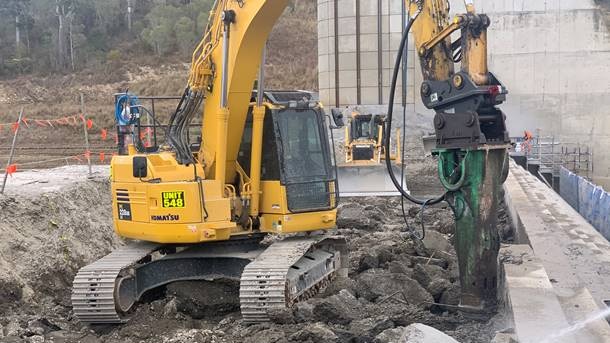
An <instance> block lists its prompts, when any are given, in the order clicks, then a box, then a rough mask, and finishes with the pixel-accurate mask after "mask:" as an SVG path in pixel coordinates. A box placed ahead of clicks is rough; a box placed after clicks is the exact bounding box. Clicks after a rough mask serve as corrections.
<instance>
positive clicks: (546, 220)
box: [505, 162, 610, 342]
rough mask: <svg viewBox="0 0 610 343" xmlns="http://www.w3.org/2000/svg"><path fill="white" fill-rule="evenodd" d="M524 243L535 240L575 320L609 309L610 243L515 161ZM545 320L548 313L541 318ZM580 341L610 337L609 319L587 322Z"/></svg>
mask: <svg viewBox="0 0 610 343" xmlns="http://www.w3.org/2000/svg"><path fill="white" fill-rule="evenodd" d="M505 193H506V200H507V204H508V206H509V211H508V212H509V214H510V216H511V218H512V220H513V223H515V225H517V228H516V232H517V235H516V236H517V239H518V240H519V242H518V243H521V244H529V245H531V248H532V250H533V253H534V254H535V257H536V259H538V260H539V261H540V264H541V266H542V267H543V268H544V271H545V272H546V274H547V276H548V280H550V282H551V284H552V290H553V292H554V294H555V296H556V297H557V300H558V302H559V305H560V306H561V310H562V312H563V314H564V316H565V318H566V320H567V322H568V323H569V324H575V323H577V322H580V321H582V320H585V319H586V318H587V317H589V316H591V315H592V314H594V313H596V312H598V311H600V310H601V309H605V308H606V305H605V303H604V301H606V300H609V299H610V288H609V287H608V285H609V284H610V244H609V243H608V241H606V240H605V239H604V238H603V237H602V236H601V235H600V234H599V233H598V232H597V231H596V230H595V229H594V228H593V227H592V226H591V225H590V224H589V223H587V222H586V220H585V219H584V218H582V217H581V216H580V215H579V214H578V213H577V212H576V211H575V210H574V209H573V208H572V207H571V206H570V205H569V204H568V203H566V202H565V201H564V200H563V199H562V198H561V197H560V196H559V195H558V194H557V193H555V192H554V191H552V190H551V189H550V188H548V187H547V186H546V185H544V184H543V183H542V182H541V181H539V180H538V179H537V178H535V177H534V176H532V175H531V174H529V173H528V172H526V171H525V170H524V169H523V168H521V167H519V166H517V165H516V164H515V163H514V162H511V172H510V175H509V177H508V180H507V181H506V184H505ZM540 319H542V318H540ZM545 320H546V319H545ZM580 333H581V334H583V335H587V336H586V339H583V340H579V342H610V326H609V325H608V323H607V322H606V321H604V320H597V321H594V322H592V323H591V324H590V325H587V326H586V327H585V328H584V329H583V330H581V331H580Z"/></svg>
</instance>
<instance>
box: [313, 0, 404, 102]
mask: <svg viewBox="0 0 610 343" xmlns="http://www.w3.org/2000/svg"><path fill="white" fill-rule="evenodd" d="M335 4H336V7H335ZM335 12H336V13H335ZM405 20H406V18H404V16H403V1H402V0H318V36H319V43H318V57H319V65H318V69H319V90H320V99H321V100H322V101H323V102H324V103H326V104H328V105H331V106H351V105H383V104H386V103H387V101H388V94H389V89H390V81H391V79H390V78H391V72H392V70H393V66H394V61H395V58H396V51H397V49H398V46H399V44H400V38H401V36H402V29H403V23H404V21H405ZM335 27H338V31H337V35H335ZM358 31H359V36H358V35H357V32H358ZM336 48H338V50H337V51H335V50H336ZM336 52H338V55H336ZM410 54H411V55H412V56H414V52H413V45H412V44H411V48H410ZM409 60H410V64H409V68H408V70H409V72H413V71H414V69H413V58H410V59H409ZM358 67H359V68H358ZM398 84H399V85H401V84H402V81H401V79H399V81H398ZM337 86H338V90H339V91H338V92H336V90H337ZM413 89H414V88H413V79H412V78H409V87H408V91H409V94H408V96H407V103H409V104H411V105H412V104H413V103H414V101H415V97H414V93H413ZM401 93H402V88H401V87H398V88H397V90H396V94H397V97H396V103H401V102H402V97H401Z"/></svg>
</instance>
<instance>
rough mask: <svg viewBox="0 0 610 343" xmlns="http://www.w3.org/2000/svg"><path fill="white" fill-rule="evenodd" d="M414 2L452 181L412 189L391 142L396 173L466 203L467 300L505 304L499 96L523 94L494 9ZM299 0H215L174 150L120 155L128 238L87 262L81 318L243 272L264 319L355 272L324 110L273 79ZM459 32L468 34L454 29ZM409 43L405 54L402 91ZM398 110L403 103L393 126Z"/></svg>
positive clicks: (462, 262)
mask: <svg viewBox="0 0 610 343" xmlns="http://www.w3.org/2000/svg"><path fill="white" fill-rule="evenodd" d="M405 1H406V8H407V9H408V17H409V20H408V24H407V27H406V29H405V30H404V34H403V37H402V39H401V42H400V47H399V49H398V51H401V52H402V51H406V47H407V44H408V37H409V32H410V31H411V29H413V35H414V37H415V45H416V48H417V52H418V55H419V59H420V62H421V68H422V71H423V75H424V82H423V84H422V86H421V97H422V101H423V103H424V105H425V106H426V107H428V108H430V109H433V110H434V111H435V113H436V114H435V118H434V127H435V132H436V149H435V154H436V156H437V158H438V169H439V177H440V180H441V183H442V184H443V186H444V187H445V189H446V193H445V194H443V195H440V196H438V197H435V198H432V199H418V198H416V197H414V196H412V195H411V194H410V193H409V192H408V191H407V190H405V189H404V187H402V185H401V181H400V180H399V178H397V177H396V175H395V171H394V170H393V168H392V156H391V149H390V146H389V144H390V143H389V142H390V140H389V139H386V140H384V141H383V144H384V149H383V150H384V154H385V163H386V166H387V169H388V174H389V176H390V177H391V181H392V183H393V184H394V185H395V186H396V189H397V191H398V192H399V193H400V195H401V196H402V197H403V198H405V199H407V200H409V201H412V202H414V203H416V204H419V205H421V206H422V207H425V206H431V205H434V204H438V203H440V202H447V203H448V204H449V206H450V207H451V208H452V209H453V211H454V214H455V218H456V235H455V245H456V252H457V257H458V264H459V270H460V283H461V292H462V293H461V298H460V308H462V309H463V310H464V311H469V312H473V313H474V312H476V313H478V312H481V311H490V310H492V309H493V308H494V306H495V304H496V293H497V288H496V276H497V256H498V250H499V238H498V233H497V230H496V222H497V216H496V210H497V209H498V203H499V198H500V194H501V187H502V183H503V182H504V180H505V178H506V176H507V170H508V162H507V148H508V147H509V146H510V141H509V138H508V133H507V131H506V125H505V116H504V114H503V113H502V112H501V111H500V110H499V109H498V108H497V105H500V104H501V103H502V102H503V101H504V100H505V98H506V94H507V93H508V92H507V90H506V88H505V87H504V86H503V85H502V84H501V83H500V81H498V79H497V78H496V77H495V76H494V75H493V74H492V73H490V72H489V71H488V67H487V27H488V26H489V23H490V21H489V18H488V17H487V16H485V15H484V14H478V13H476V12H475V8H474V5H473V2H472V0H465V4H466V9H467V12H466V13H465V14H461V15H458V16H456V17H455V18H454V19H453V21H452V22H450V21H449V6H448V1H447V0H405ZM287 3H288V0H217V1H216V2H215V3H214V5H213V9H212V11H211V13H210V19H209V24H208V27H207V29H206V33H205V35H204V38H203V39H202V40H201V42H200V43H199V44H198V46H197V47H196V49H195V51H194V53H193V59H192V64H191V70H190V74H189V80H188V87H187V88H186V89H185V92H184V94H183V96H182V99H181V100H180V102H179V104H178V106H177V108H176V111H175V112H174V113H173V115H172V116H171V118H170V124H169V126H168V128H167V129H166V130H165V135H166V140H167V143H168V144H167V147H164V146H162V147H161V148H160V149H158V150H154V149H146V150H142V149H138V147H137V146H136V145H134V144H130V145H129V146H128V149H127V155H120V156H115V157H113V159H112V162H111V176H110V178H111V188H112V197H113V219H114V227H115V231H116V233H117V234H118V235H119V236H120V237H123V238H126V239H128V240H129V243H127V245H125V246H124V247H122V248H119V249H118V250H116V251H114V252H112V253H110V254H109V255H107V256H105V257H103V258H101V259H100V260H98V261H95V262H93V263H92V264H89V265H87V266H85V267H83V268H81V269H80V270H79V271H78V273H77V275H76V276H75V279H74V282H73V290H72V305H73V310H74V314H75V317H76V318H77V319H78V320H80V321H82V322H84V323H123V322H125V321H127V320H129V317H130V314H132V313H133V309H134V308H135V305H136V304H137V302H138V301H139V300H140V299H141V297H142V296H143V295H144V294H145V293H147V292H148V291H150V290H152V289H154V288H157V287H159V286H163V285H166V284H168V283H171V282H175V281H183V280H217V279H232V280H238V281H239V282H240V291H239V296H240V303H241V313H242V316H243V319H244V322H245V323H259V322H265V321H268V320H269V315H268V311H269V310H270V309H273V308H278V307H290V306H292V305H293V304H294V303H296V302H299V301H303V300H305V299H307V298H309V297H312V296H313V295H315V294H316V293H317V292H318V291H319V290H320V289H321V288H323V287H325V286H326V285H327V284H328V283H329V282H331V280H332V279H333V278H334V277H336V276H337V275H346V273H347V257H348V256H347V248H346V241H345V239H344V238H343V237H340V236H334V235H333V234H332V229H333V228H335V226H336V217H337V212H336V207H337V201H338V187H337V178H336V172H334V168H333V162H332V161H333V158H332V156H331V152H330V151H331V148H330V144H329V142H328V136H327V131H326V128H325V124H326V118H327V116H326V115H325V112H324V109H323V107H322V105H321V104H320V103H319V102H317V101H315V100H312V99H311V98H310V97H307V96H306V95H305V94H301V93H299V92H288V94H278V96H269V95H266V94H268V93H269V92H265V89H264V73H263V71H262V70H263V68H262V66H263V65H264V62H263V60H264V47H265V44H266V40H267V38H268V35H269V33H270V31H271V29H272V27H273V25H274V23H275V22H276V21H277V19H278V18H279V16H280V15H281V13H282V12H283V10H284V9H285V7H286V5H287ZM457 31H461V37H460V38H459V39H458V40H457V41H454V42H452V41H451V35H452V33H454V32H457ZM403 55H406V54H402V53H399V54H397V58H396V65H395V68H394V72H393V76H392V84H391V90H392V91H391V92H390V99H389V101H388V104H394V93H395V89H396V82H397V78H398V73H399V70H400V67H401V62H402V59H403V58H405V56H403ZM457 62H461V69H460V70H459V71H455V70H454V68H455V66H454V64H455V63H457ZM257 71H258V76H257ZM255 81H258V82H257V88H258V89H257V91H256V92H254V93H253V88H254V84H255ZM253 94H255V96H254V98H253ZM253 100H254V101H253ZM201 107H203V110H202V111H201V110H200V108H201ZM139 110H144V109H142V108H140V109H139ZM133 112H134V113H136V114H134V115H135V116H137V115H139V114H138V113H141V112H142V111H133ZM202 112H203V113H202ZM197 115H199V116H200V118H202V128H201V136H202V139H201V142H200V144H195V145H192V144H190V142H189V139H188V136H189V135H188V128H189V126H190V124H191V122H192V120H193V118H195V116H197ZM333 117H335V118H334V119H335V122H336V120H337V119H339V118H337V117H336V116H335V113H333ZM392 117H393V106H392V105H390V106H389V108H388V113H387V121H386V126H385V136H386V137H390V135H391V132H392Z"/></svg>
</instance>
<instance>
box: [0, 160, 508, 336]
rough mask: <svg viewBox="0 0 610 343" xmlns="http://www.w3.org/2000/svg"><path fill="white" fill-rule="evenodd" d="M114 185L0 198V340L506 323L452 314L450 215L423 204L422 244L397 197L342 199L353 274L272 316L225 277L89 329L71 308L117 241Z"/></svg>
mask: <svg viewBox="0 0 610 343" xmlns="http://www.w3.org/2000/svg"><path fill="white" fill-rule="evenodd" d="M50 172H52V171H50ZM108 188H109V185H108V183H107V182H105V181H99V180H98V181H95V180H93V181H86V182H79V183H75V184H73V185H66V186H65V187H62V188H61V189H60V190H58V191H57V192H54V193H50V194H43V195H32V196H23V197H17V196H14V197H12V198H2V199H1V200H0V207H1V211H0V216H1V221H0V222H1V223H2V224H0V226H1V229H2V230H0V235H2V236H1V237H0V242H1V243H0V244H1V245H0V252H1V254H0V284H1V287H0V292H2V294H0V341H1V342H88V343H98V342H99V343H101V342H134V343H136V342H153V343H154V342H159V343H178V342H201V343H203V342H219V343H220V342H252V343H254V342H256V343H267V342H269V343H271V342H316V343H324V342H338V343H339V342H345V343H347V342H378V343H389V342H397V341H396V339H397V337H405V332H411V331H413V330H411V331H409V330H405V328H407V327H409V326H410V325H412V324H414V323H420V324H424V325H428V326H430V327H434V328H436V329H438V330H440V331H442V332H445V333H446V334H448V335H449V336H452V337H453V338H454V339H456V340H457V341H459V342H464V343H466V342H490V341H491V339H492V336H493V333H494V330H495V329H497V327H496V324H497V321H496V320H495V319H492V320H489V321H487V322H476V321H471V320H468V319H465V318H463V317H462V316H461V315H459V314H458V313H456V312H455V311H454V309H455V308H454V307H453V306H455V305H457V304H458V301H459V299H458V296H459V281H458V270H457V263H456V259H455V252H454V250H453V248H452V245H451V242H450V238H449V237H450V234H451V232H452V230H453V225H454V224H453V220H452V216H451V213H450V210H449V209H447V208H440V207H437V208H427V209H426V210H425V213H424V214H423V218H424V221H425V227H426V238H425V239H424V240H423V241H420V240H418V239H414V238H413V234H412V231H413V230H415V231H418V230H421V226H420V222H419V220H420V217H421V216H420V214H421V213H420V211H421V209H420V207H418V206H415V207H410V206H407V207H406V213H407V224H408V226H407V224H405V222H404V220H403V217H402V213H401V210H400V202H399V201H398V200H397V199H387V198H386V199H380V198H368V199H357V200H350V199H347V200H344V201H343V202H342V203H341V205H340V207H339V213H340V219H339V222H338V224H339V228H338V233H339V234H341V235H344V236H346V237H347V239H348V243H349V249H350V267H349V276H348V277H347V278H338V279H336V280H334V282H333V283H331V284H330V285H329V286H328V287H327V288H326V289H324V290H323V292H322V293H321V294H319V295H318V296H316V297H314V298H312V299H309V300H307V301H305V302H302V303H298V304H296V306H295V307H294V308H292V309H278V310H276V311H273V313H271V318H272V321H271V322H270V323H265V324H258V325H250V326H247V325H244V324H243V323H242V321H241V319H240V314H239V300H238V285H237V284H236V283H232V282H228V281H220V282H180V283H175V284H172V285H170V286H168V287H166V288H164V289H161V290H157V291H153V292H150V293H149V294H147V295H146V297H145V298H146V299H145V302H144V303H143V304H140V305H139V306H138V307H137V308H136V309H135V310H134V313H133V319H132V320H131V321H130V322H129V323H127V324H124V325H120V326H94V327H88V326H85V325H82V324H80V323H77V322H76V321H75V320H74V319H73V318H72V315H71V309H70V300H69V284H70V282H71V280H72V278H73V276H74V273H75V271H76V270H77V268H78V267H79V266H81V265H84V264H85V263H87V262H89V261H91V260H94V259H96V258H98V257H100V256H101V255H103V254H105V253H107V252H108V251H110V250H112V249H113V248H114V247H116V246H117V245H118V244H120V242H119V241H118V240H117V239H116V238H114V235H113V233H112V229H111V223H110V221H111V215H110V195H109V191H108ZM448 234H449V235H448ZM415 331H416V333H414V334H415V335H418V334H417V332H420V331H421V329H420V330H419V331H417V330H415ZM415 331H414V332H415ZM447 342H451V341H449V340H447Z"/></svg>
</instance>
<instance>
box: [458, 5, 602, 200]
mask: <svg viewBox="0 0 610 343" xmlns="http://www.w3.org/2000/svg"><path fill="white" fill-rule="evenodd" d="M452 2H453V5H454V6H453V7H454V8H456V9H458V10H459V9H461V8H462V6H463V5H462V4H461V1H452ZM475 4H476V5H477V6H478V10H479V11H480V12H485V13H487V14H489V15H490V17H491V20H492V24H491V27H490V29H489V40H490V47H489V48H490V49H489V51H490V69H491V70H492V71H493V72H494V73H495V74H496V75H497V76H498V77H499V79H500V80H502V82H503V83H504V84H505V86H507V87H508V89H509V91H510V94H509V96H508V100H507V102H506V103H505V104H504V105H503V106H502V108H503V110H504V111H505V112H506V115H507V117H508V127H509V130H510V131H511V134H512V135H513V136H518V135H521V134H522V132H523V130H524V129H529V130H531V131H533V132H534V131H535V130H536V129H538V128H540V129H541V130H542V134H543V135H555V136H557V137H559V139H561V140H562V141H564V142H569V143H584V144H588V145H589V146H590V147H591V148H592V150H593V154H594V156H593V168H594V171H593V175H594V182H596V183H597V184H599V185H602V186H604V187H606V189H610V34H609V31H608V27H607V26H606V24H607V22H606V21H605V19H606V18H605V17H604V13H603V12H602V11H601V10H600V9H599V8H598V7H597V6H596V5H595V3H594V2H593V1H592V0H546V1H541V0H494V1H489V0H475Z"/></svg>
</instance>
